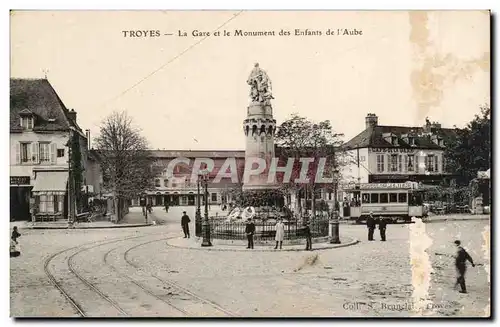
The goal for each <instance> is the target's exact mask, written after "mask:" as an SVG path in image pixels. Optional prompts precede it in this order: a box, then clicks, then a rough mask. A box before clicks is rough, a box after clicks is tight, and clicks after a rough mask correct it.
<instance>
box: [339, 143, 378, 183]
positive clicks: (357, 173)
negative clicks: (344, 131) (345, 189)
mask: <svg viewBox="0 0 500 327" xmlns="http://www.w3.org/2000/svg"><path fill="white" fill-rule="evenodd" d="M345 160H346V164H345V165H344V166H343V167H342V169H341V179H342V182H344V183H349V182H355V183H368V176H369V175H370V172H372V171H373V168H372V167H373V164H372V163H371V161H370V160H369V157H368V149H367V148H364V149H354V150H349V151H346V152H345Z"/></svg>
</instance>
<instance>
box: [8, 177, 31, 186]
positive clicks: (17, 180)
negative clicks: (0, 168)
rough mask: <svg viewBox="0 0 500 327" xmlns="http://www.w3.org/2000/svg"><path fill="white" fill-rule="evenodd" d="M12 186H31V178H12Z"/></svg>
mask: <svg viewBox="0 0 500 327" xmlns="http://www.w3.org/2000/svg"><path fill="white" fill-rule="evenodd" d="M10 185H30V177H29V176H10Z"/></svg>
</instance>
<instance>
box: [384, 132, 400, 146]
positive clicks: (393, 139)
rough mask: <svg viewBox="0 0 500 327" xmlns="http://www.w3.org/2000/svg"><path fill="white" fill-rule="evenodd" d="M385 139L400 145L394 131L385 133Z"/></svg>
mask: <svg viewBox="0 0 500 327" xmlns="http://www.w3.org/2000/svg"><path fill="white" fill-rule="evenodd" d="M383 137H384V140H386V141H387V142H389V143H391V144H392V145H398V137H397V136H396V135H395V134H393V133H384V134H383Z"/></svg>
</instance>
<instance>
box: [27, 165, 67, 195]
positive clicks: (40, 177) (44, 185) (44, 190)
mask: <svg viewBox="0 0 500 327" xmlns="http://www.w3.org/2000/svg"><path fill="white" fill-rule="evenodd" d="M67 182H68V172H67V171H38V172H36V179H35V186H34V187H33V190H32V192H33V194H34V195H44V194H60V195H64V194H65V193H66V185H67Z"/></svg>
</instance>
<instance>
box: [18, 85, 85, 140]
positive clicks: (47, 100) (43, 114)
mask: <svg viewBox="0 0 500 327" xmlns="http://www.w3.org/2000/svg"><path fill="white" fill-rule="evenodd" d="M68 112H69V111H68V109H67V108H66V106H65V105H64V103H63V102H62V101H61V99H60V98H59V96H58V95H57V93H56V91H55V90H54V88H53V87H52V85H50V83H49V81H48V80H46V79H19V78H11V79H10V130H11V132H21V131H22V128H21V125H20V121H19V117H20V114H29V113H32V114H33V115H34V116H35V126H34V127H33V130H34V131H35V132H36V131H67V130H68V129H69V126H70V125H72V126H74V127H75V128H76V129H77V130H79V131H80V132H81V129H80V127H79V126H78V125H77V124H76V122H73V121H72V120H70V119H69V118H68Z"/></svg>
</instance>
